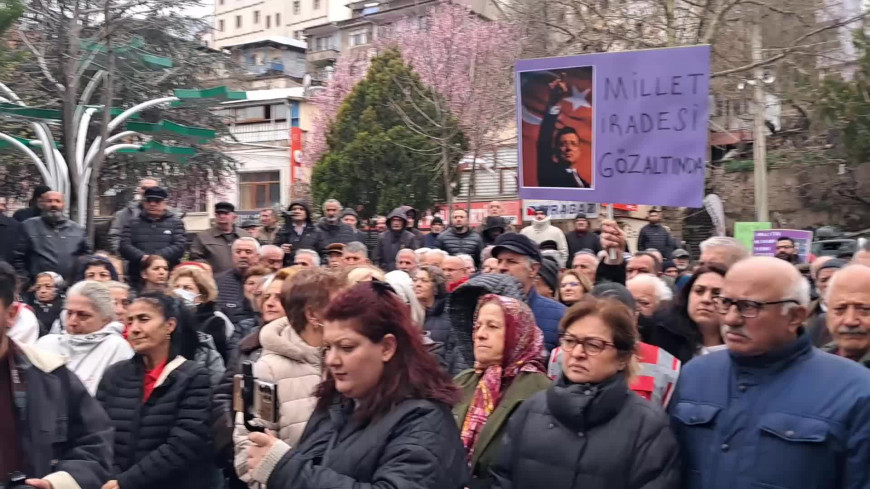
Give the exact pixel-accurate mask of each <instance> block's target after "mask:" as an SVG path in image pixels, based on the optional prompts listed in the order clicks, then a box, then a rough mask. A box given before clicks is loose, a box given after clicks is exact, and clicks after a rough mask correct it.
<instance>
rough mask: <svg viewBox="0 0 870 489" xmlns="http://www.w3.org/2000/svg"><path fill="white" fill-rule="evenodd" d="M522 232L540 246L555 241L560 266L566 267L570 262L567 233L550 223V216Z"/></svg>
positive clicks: (533, 222)
mask: <svg viewBox="0 0 870 489" xmlns="http://www.w3.org/2000/svg"><path fill="white" fill-rule="evenodd" d="M520 232H521V233H522V234H525V235H526V236H528V237H529V239H531V240H532V241H534V242H535V243H538V244H539V245H540V244H541V243H543V242H544V241H551V240H552V241H555V242H556V247H557V249H558V250H559V256H560V259H559V266H560V267H565V263H566V262H567V261H568V241H567V240H566V239H565V233H563V232H562V230H561V229H559V228H557V227H556V226H553V225H552V224H551V223H550V216H547V217H545V218H544V219H543V220H541V221H532V225H531V226H526V227H524V228H523V229H522V231H520Z"/></svg>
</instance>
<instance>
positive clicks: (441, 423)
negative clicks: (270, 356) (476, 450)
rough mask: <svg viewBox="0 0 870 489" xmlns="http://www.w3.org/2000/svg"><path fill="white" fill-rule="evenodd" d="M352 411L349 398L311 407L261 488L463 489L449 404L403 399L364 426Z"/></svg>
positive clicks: (464, 468)
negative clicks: (302, 427) (302, 428)
mask: <svg viewBox="0 0 870 489" xmlns="http://www.w3.org/2000/svg"><path fill="white" fill-rule="evenodd" d="M352 414H353V404H352V403H351V402H345V403H343V404H335V405H334V406H332V407H331V408H330V409H329V410H328V411H326V410H322V411H315V412H314V414H313V415H312V416H311V419H310V420H309V421H308V425H307V426H306V427H305V432H304V433H303V434H302V439H301V440H300V442H299V444H298V445H297V446H296V447H294V448H293V449H292V450H290V451H289V452H287V453H286V454H285V455H284V457H283V458H282V459H281V460H280V461H279V462H278V463H277V465H276V466H275V468H274V470H272V472H271V475H270V476H269V478H268V482H267V484H266V487H269V488H273V489H278V488H290V487H292V488H294V489H325V488H327V487H328V488H330V489H352V488H353V489H355V488H364V487H365V488H367V487H372V488H375V487H377V488H381V487H383V488H387V487H390V488H401V489H462V488H463V487H465V486H466V482H467V481H468V465H467V463H466V460H465V449H464V448H463V447H462V442H461V441H460V440H459V429H458V428H457V427H456V422H455V421H453V416H452V414H451V413H450V408H449V407H448V406H447V405H445V404H441V403H436V402H432V401H428V400H420V399H408V400H405V401H402V402H400V403H399V404H398V405H396V407H394V408H393V409H392V410H391V411H390V412H389V413H387V414H386V415H385V416H383V417H382V418H380V419H378V420H377V421H374V422H372V423H369V424H366V425H360V423H357V422H355V421H353V418H352ZM264 463H265V462H264ZM255 476H256V474H255ZM261 482H262V481H261Z"/></svg>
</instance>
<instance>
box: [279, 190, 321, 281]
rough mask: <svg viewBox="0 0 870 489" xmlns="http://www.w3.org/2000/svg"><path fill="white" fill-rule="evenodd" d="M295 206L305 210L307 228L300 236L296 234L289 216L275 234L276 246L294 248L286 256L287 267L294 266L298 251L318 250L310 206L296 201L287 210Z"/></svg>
mask: <svg viewBox="0 0 870 489" xmlns="http://www.w3.org/2000/svg"><path fill="white" fill-rule="evenodd" d="M294 205H299V206H302V207H303V208H305V216H306V217H305V227H304V228H303V229H302V233H301V234H300V233H297V232H296V228H295V227H293V221H292V220H291V219H290V217H289V216H287V217H286V218H285V221H284V226H283V227H282V228H281V229H279V230H278V232H277V233H276V234H275V242H274V243H273V244H274V245H275V246H281V245H285V244H289V245H292V246H293V249H292V251H291V252H290V253H286V254H285V255H284V266H285V267H289V266H290V265H292V264H293V260H294V258H295V257H296V250H301V249H309V250H313V249H316V248H315V247H316V246H317V230H316V229H315V228H314V224H312V222H311V209H309V208H308V204H306V203H305V202H302V201H295V202H291V203H290V206H289V207H287V210H288V211H289V210H290V208H291V207H293V206H294Z"/></svg>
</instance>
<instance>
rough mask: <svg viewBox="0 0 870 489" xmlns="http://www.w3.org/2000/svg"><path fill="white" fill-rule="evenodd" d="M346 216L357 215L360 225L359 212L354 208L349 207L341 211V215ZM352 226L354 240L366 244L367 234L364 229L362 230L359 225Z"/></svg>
mask: <svg viewBox="0 0 870 489" xmlns="http://www.w3.org/2000/svg"><path fill="white" fill-rule="evenodd" d="M344 216H353V217H355V218H356V222H357V225H359V214H357V213H356V211H355V210H353V209H351V208H349V207H348V208H346V209H344V210H343V211H341V217H342V218H344ZM352 228H353V241H359V242H360V243H363V244H365V236H364V235H363V233H362V231H360V230H359V229H358V228H357V227H353V226H352Z"/></svg>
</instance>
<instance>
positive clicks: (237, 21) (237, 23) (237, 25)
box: [236, 15, 242, 29]
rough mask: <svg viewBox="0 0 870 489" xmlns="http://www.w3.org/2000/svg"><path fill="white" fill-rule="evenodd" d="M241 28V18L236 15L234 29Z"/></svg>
mask: <svg viewBox="0 0 870 489" xmlns="http://www.w3.org/2000/svg"><path fill="white" fill-rule="evenodd" d="M241 27H242V16H241V15H237V16H236V29H239V28H241Z"/></svg>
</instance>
